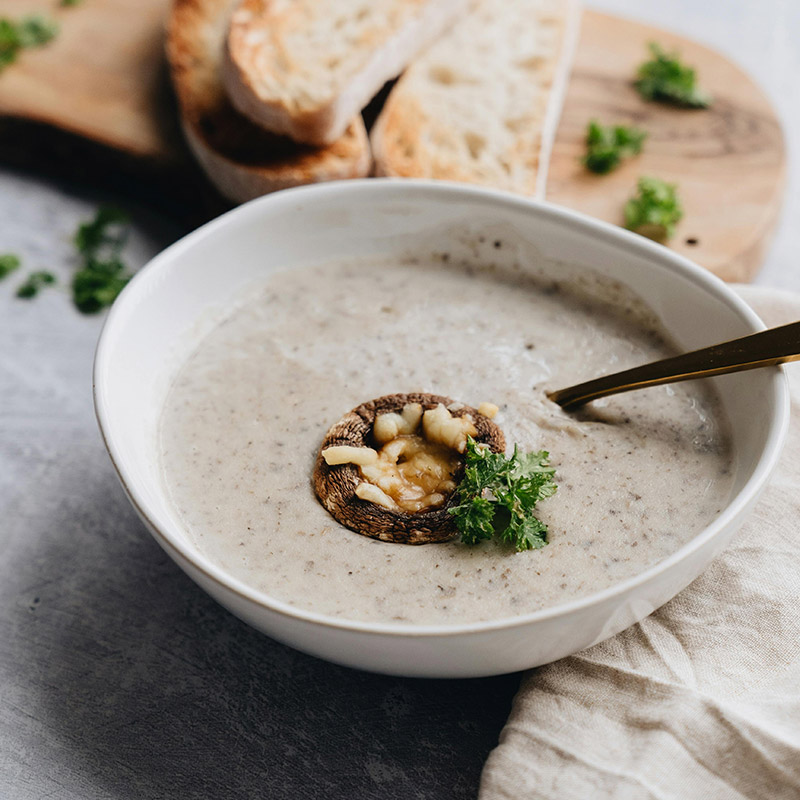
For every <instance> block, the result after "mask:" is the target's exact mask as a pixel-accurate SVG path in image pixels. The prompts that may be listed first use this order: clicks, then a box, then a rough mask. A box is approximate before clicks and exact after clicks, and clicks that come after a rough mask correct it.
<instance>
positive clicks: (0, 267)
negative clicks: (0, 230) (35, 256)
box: [0, 253, 20, 280]
mask: <svg viewBox="0 0 800 800" xmlns="http://www.w3.org/2000/svg"><path fill="white" fill-rule="evenodd" d="M19 265H20V260H19V256H15V255H14V254H13V253H5V254H3V255H0V280H2V279H3V278H5V277H6V276H7V275H10V274H11V273H12V272H13V271H14V270H15V269H19Z"/></svg>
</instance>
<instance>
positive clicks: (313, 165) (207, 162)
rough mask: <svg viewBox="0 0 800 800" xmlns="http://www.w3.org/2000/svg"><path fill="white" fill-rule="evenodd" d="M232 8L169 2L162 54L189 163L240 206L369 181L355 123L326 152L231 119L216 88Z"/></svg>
mask: <svg viewBox="0 0 800 800" xmlns="http://www.w3.org/2000/svg"><path fill="white" fill-rule="evenodd" d="M233 6H234V3H233V1H232V0H176V1H175V3H174V5H173V8H172V13H171V15H170V19H169V23H168V30H167V54H168V58H169V62H170V68H171V72H172V80H173V84H174V86H175V90H176V94H177V96H178V102H179V105H180V112H181V122H182V125H183V129H184V133H185V135H186V139H187V141H188V143H189V146H190V147H191V149H192V151H193V153H194V155H195V157H196V158H197V160H198V161H199V162H200V164H201V166H202V167H203V169H204V170H205V172H206V174H207V175H208V177H209V178H210V179H211V181H212V182H213V183H214V184H215V185H216V187H217V188H218V189H219V191H220V192H221V193H222V194H223V195H225V196H226V197H227V198H229V199H230V200H232V201H234V202H237V203H241V202H245V201H246V200H251V199H252V198H254V197H259V196H260V195H262V194H266V193H267V192H272V191H275V190H277V189H285V188H288V187H290V186H299V185H302V184H306V183H317V182H320V181H328V180H336V179H339V178H358V177H363V176H365V175H367V174H368V173H369V170H370V166H371V159H370V153H369V142H368V141H367V133H366V129H365V127H364V123H363V122H362V120H361V117H360V116H356V117H355V118H354V119H352V120H351V121H350V123H349V125H348V126H347V129H346V130H345V132H344V133H343V135H342V136H341V137H340V138H339V139H337V140H336V141H334V142H333V143H332V144H331V145H330V146H328V147H309V146H305V145H299V144H297V143H296V142H293V141H292V140H290V139H287V138H285V137H283V136H276V135H274V134H271V133H267V132H266V131H264V130H263V129H262V128H260V127H258V126H256V125H254V124H253V123H252V122H250V120H248V119H246V118H245V117H243V116H242V115H241V114H239V113H238V112H237V111H236V110H235V109H234V108H233V106H232V105H231V103H230V101H229V100H228V98H227V96H226V94H225V91H224V88H223V86H222V71H221V70H222V58H223V50H224V43H225V36H226V34H227V30H228V24H229V20H230V14H231V11H232V10H233Z"/></svg>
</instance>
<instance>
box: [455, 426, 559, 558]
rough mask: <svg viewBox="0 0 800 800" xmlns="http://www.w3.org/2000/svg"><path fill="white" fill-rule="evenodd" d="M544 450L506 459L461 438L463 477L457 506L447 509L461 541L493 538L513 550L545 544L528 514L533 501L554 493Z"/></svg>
mask: <svg viewBox="0 0 800 800" xmlns="http://www.w3.org/2000/svg"><path fill="white" fill-rule="evenodd" d="M548 458H549V454H548V453H547V452H545V451H544V450H541V451H539V452H536V453H520V452H519V450H518V449H517V448H516V447H515V448H514V453H513V455H512V456H511V457H510V458H506V457H505V455H504V454H503V453H492V452H491V451H490V450H489V449H488V448H486V447H483V446H481V445H478V444H476V443H475V440H474V439H472V438H471V437H470V438H469V439H468V440H467V452H466V466H465V468H464V477H463V478H462V479H461V483H459V485H458V490H457V492H458V501H459V503H458V505H457V506H455V507H453V508H451V509H450V513H451V514H452V515H453V516H454V517H455V523H456V527H457V528H458V530H459V532H460V533H461V541H462V542H464V543H465V544H477V543H478V542H480V541H482V540H484V539H491V538H492V537H493V536H497V537H499V538H500V539H501V540H502V541H505V542H508V543H509V544H511V545H513V546H514V547H515V548H516V549H517V550H532V549H538V548H540V547H544V546H545V544H547V526H546V525H545V524H544V523H543V522H542V521H541V520H539V519H537V518H536V517H534V516H533V513H532V512H533V509H534V508H535V506H536V504H537V503H538V502H539V501H540V500H543V499H544V498H546V497H550V496H551V495H553V494H555V491H556V484H555V483H554V482H553V476H554V475H555V470H554V469H553V468H552V467H549V466H548V463H547V459H548Z"/></svg>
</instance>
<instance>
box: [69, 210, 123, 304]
mask: <svg viewBox="0 0 800 800" xmlns="http://www.w3.org/2000/svg"><path fill="white" fill-rule="evenodd" d="M127 222H128V215H127V214H126V213H125V212H124V211H121V210H120V209H118V208H114V207H112V206H102V207H101V208H99V209H98V211H97V214H96V215H95V217H94V219H92V220H90V221H88V222H85V223H83V224H82V225H81V226H80V227H79V228H78V230H77V232H76V234H75V247H76V248H77V249H78V252H79V253H80V254H81V256H82V257H83V266H82V267H81V268H80V269H79V270H78V271H77V272H76V273H75V275H74V276H73V278H72V299H73V302H74V303H75V305H76V306H77V308H78V310H79V311H82V312H83V313H84V314H94V313H96V312H98V311H100V310H102V309H103V308H105V307H106V306H110V305H111V304H112V303H113V302H114V300H116V299H117V295H118V294H119V293H120V292H121V291H122V290H123V289H124V288H125V285H126V284H127V283H128V281H129V280H130V279H131V276H130V274H129V272H128V270H127V267H126V265H125V262H124V261H123V260H122V258H121V253H122V248H123V247H124V246H125V242H126V240H127V237H128V229H127V227H126V225H125V223H127Z"/></svg>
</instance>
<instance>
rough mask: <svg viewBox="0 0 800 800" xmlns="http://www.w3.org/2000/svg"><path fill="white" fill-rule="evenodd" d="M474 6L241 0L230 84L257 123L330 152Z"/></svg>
mask: <svg viewBox="0 0 800 800" xmlns="http://www.w3.org/2000/svg"><path fill="white" fill-rule="evenodd" d="M471 4H472V0H240V2H239V4H238V7H237V8H236V11H235V12H234V14H233V17H232V19H231V25H230V32H229V34H228V46H227V50H226V57H225V66H224V70H223V79H224V83H225V88H226V90H227V92H228V95H229V96H230V98H231V100H232V101H233V104H234V106H236V108H237V109H238V110H239V111H241V112H242V113H243V114H244V115H246V116H247V117H249V118H250V119H252V120H253V121H254V122H256V123H257V124H259V125H261V126H262V127H264V128H266V129H267V130H270V131H274V132H275V133H282V134H285V135H287V136H291V137H292V138H293V139H296V140H297V141H301V142H309V143H311V144H329V143H331V142H333V141H335V140H336V139H337V138H338V137H340V136H341V135H342V133H343V132H344V130H345V128H346V127H347V125H348V123H349V121H350V120H351V119H352V118H353V116H354V115H356V114H358V112H359V111H360V110H361V109H362V108H364V106H366V105H367V103H368V102H369V101H370V99H371V98H372V97H373V96H374V95H375V94H376V93H377V92H378V91H379V90H380V88H381V86H383V84H384V83H385V82H386V81H388V80H390V79H391V78H395V77H397V76H398V75H399V74H400V72H401V71H402V70H403V69H404V68H405V66H406V65H407V64H408V63H409V61H411V60H412V59H413V58H414V56H415V55H416V54H417V53H418V52H420V50H422V49H423V48H424V47H425V46H426V45H427V44H429V43H430V42H432V41H433V40H434V39H435V38H436V37H437V36H439V34H441V32H442V31H443V30H444V29H445V27H446V26H447V25H449V24H450V23H452V22H453V21H454V20H455V19H456V18H457V16H458V15H459V14H460V13H462V12H464V11H465V10H466V9H467V8H468V7H469V6H470V5H471Z"/></svg>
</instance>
